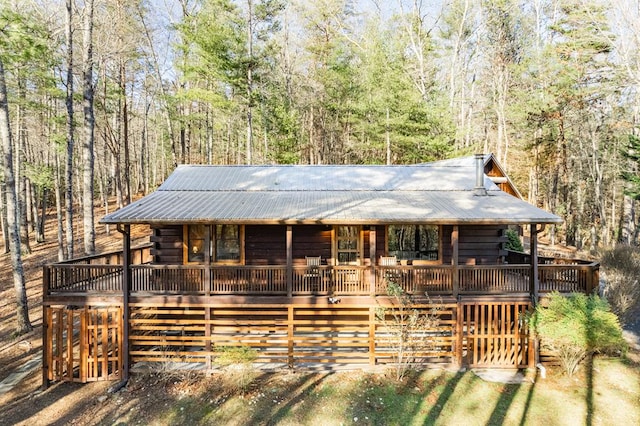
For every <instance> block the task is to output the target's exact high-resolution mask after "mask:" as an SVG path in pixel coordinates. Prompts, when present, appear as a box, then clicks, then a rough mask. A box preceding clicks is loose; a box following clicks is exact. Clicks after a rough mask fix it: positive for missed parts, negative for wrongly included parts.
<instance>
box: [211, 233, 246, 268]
mask: <svg viewBox="0 0 640 426" xmlns="http://www.w3.org/2000/svg"><path fill="white" fill-rule="evenodd" d="M215 228H216V232H215V241H216V245H215V248H216V250H215V261H216V262H239V261H240V227H239V226H238V225H216V226H215Z"/></svg>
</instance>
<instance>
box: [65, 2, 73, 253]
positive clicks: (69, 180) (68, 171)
mask: <svg viewBox="0 0 640 426" xmlns="http://www.w3.org/2000/svg"><path fill="white" fill-rule="evenodd" d="M66 6H67V28H66V31H67V34H66V35H67V81H66V85H67V97H66V106H67V162H66V164H65V177H66V182H65V228H66V232H67V235H66V237H67V238H66V240H67V252H66V254H67V259H73V144H74V139H73V131H74V127H75V126H74V123H73V1H72V0H67V2H66Z"/></svg>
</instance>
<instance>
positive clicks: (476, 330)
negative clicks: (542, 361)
mask: <svg viewBox="0 0 640 426" xmlns="http://www.w3.org/2000/svg"><path fill="white" fill-rule="evenodd" d="M460 303H461V306H460V309H461V311H462V315H461V317H462V318H461V320H462V321H463V325H462V330H463V336H462V338H463V340H464V342H465V344H464V346H465V347H466V356H465V357H464V358H463V360H462V363H463V365H466V366H468V367H472V368H473V367H487V368H488V367H491V368H527V367H529V366H530V361H531V360H533V356H534V353H533V349H534V348H533V344H532V342H531V341H530V340H529V333H528V330H527V325H526V321H525V316H526V314H527V312H528V311H529V309H530V308H531V303H530V302H513V301H509V302H484V301H482V302H460Z"/></svg>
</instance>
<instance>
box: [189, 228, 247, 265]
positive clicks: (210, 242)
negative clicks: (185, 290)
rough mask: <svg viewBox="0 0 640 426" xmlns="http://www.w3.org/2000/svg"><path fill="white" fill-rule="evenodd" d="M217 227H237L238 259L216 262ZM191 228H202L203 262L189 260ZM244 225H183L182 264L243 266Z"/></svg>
mask: <svg viewBox="0 0 640 426" xmlns="http://www.w3.org/2000/svg"><path fill="white" fill-rule="evenodd" d="M217 225H226V226H237V227H238V246H239V250H240V253H239V258H238V259H237V260H236V259H225V260H217V254H216V250H217V239H216V226H217ZM192 226H204V228H205V233H204V237H203V238H204V242H203V247H204V260H202V261H200V260H195V261H193V260H189V254H190V250H191V244H190V243H191V241H190V227H192ZM244 235H245V234H244V225H237V224H206V225H202V224H189V225H183V240H182V250H183V264H185V265H204V264H212V265H244V263H245V257H244V245H245V241H244Z"/></svg>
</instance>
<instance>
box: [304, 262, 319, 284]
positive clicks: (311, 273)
mask: <svg viewBox="0 0 640 426" xmlns="http://www.w3.org/2000/svg"><path fill="white" fill-rule="evenodd" d="M305 259H306V261H307V271H306V272H305V274H304V281H305V283H308V284H309V287H310V290H311V291H317V290H318V289H319V287H320V265H322V257H320V256H305Z"/></svg>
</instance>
